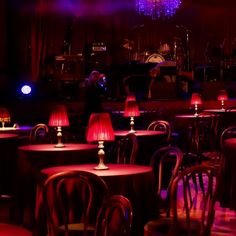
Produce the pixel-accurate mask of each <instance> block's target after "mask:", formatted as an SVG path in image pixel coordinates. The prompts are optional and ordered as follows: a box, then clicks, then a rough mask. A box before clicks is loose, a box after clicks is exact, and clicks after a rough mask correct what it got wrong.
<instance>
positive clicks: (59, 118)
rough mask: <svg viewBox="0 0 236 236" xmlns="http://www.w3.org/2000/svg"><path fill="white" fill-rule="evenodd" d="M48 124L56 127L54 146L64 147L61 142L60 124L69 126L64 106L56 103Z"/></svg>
mask: <svg viewBox="0 0 236 236" xmlns="http://www.w3.org/2000/svg"><path fill="white" fill-rule="evenodd" d="M49 126H53V127H57V144H56V145H55V147H64V146H65V145H64V144H63V143H62V129H61V127H62V126H69V119H68V116H67V111H66V108H65V106H63V105H58V106H56V107H55V108H54V109H53V111H52V113H51V115H50V119H49Z"/></svg>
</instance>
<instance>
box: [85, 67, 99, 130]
mask: <svg viewBox="0 0 236 236" xmlns="http://www.w3.org/2000/svg"><path fill="white" fill-rule="evenodd" d="M100 78H101V74H100V73H99V72H98V71H96V70H94V71H92V72H91V73H90V75H89V77H88V78H87V79H86V81H85V103H84V114H83V115H84V119H83V125H84V126H87V124H88V121H89V117H90V115H91V114H92V113H99V112H102V104H101V92H102V91H101V88H100V86H99V80H100Z"/></svg>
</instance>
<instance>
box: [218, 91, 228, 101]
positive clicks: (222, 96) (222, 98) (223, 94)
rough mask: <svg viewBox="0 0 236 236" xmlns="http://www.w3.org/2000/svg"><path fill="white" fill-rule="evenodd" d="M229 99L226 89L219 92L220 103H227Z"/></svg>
mask: <svg viewBox="0 0 236 236" xmlns="http://www.w3.org/2000/svg"><path fill="white" fill-rule="evenodd" d="M227 99H228V95H227V92H226V90H225V89H222V90H220V91H219V94H218V97H217V100H218V101H225V100H227Z"/></svg>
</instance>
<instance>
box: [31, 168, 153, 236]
mask: <svg viewBox="0 0 236 236" xmlns="http://www.w3.org/2000/svg"><path fill="white" fill-rule="evenodd" d="M107 165H108V167H109V169H108V170H95V169H94V167H95V166H96V164H85V165H67V166H56V167H50V168H46V169H43V170H42V171H41V174H42V176H43V179H46V178H47V177H48V176H50V175H52V174H56V173H58V172H61V171H70V170H82V171H88V172H91V173H94V174H96V175H98V176H100V177H102V178H103V180H104V181H105V182H106V184H107V185H108V189H109V192H110V195H114V194H121V195H124V196H126V197H127V198H128V199H129V200H130V201H131V204H132V207H133V228H132V231H133V235H136V236H138V235H140V236H141V235H143V226H144V224H145V223H146V222H147V221H148V220H149V219H150V218H152V213H153V212H152V211H153V208H154V207H153V201H154V186H153V173H152V169H151V167H150V166H141V165H124V164H107ZM40 186H42V183H39V185H38V187H39V191H38V193H39V194H37V198H36V202H37V204H36V205H37V208H36V222H41V223H43V222H42V221H41V220H44V223H45V219H41V220H40V214H42V212H41V210H42V208H41V205H42V204H41V196H40V188H41V187H40ZM40 212H41V213H40ZM37 228H38V229H39V230H41V229H42V228H43V227H42V225H40V226H38V227H37ZM39 235H42V233H41V234H39Z"/></svg>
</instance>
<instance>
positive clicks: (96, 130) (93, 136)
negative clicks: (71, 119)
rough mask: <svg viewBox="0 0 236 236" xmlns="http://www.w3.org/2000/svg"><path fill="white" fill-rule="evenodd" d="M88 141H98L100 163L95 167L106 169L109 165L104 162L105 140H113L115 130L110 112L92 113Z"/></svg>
mask: <svg viewBox="0 0 236 236" xmlns="http://www.w3.org/2000/svg"><path fill="white" fill-rule="evenodd" d="M86 138H87V142H94V141H96V142H98V149H99V150H98V157H99V164H98V166H96V167H94V169H96V170H106V169H108V167H107V166H106V165H105V164H104V157H105V152H104V145H103V144H104V141H113V140H114V139H115V137H114V131H113V127H112V123H111V119H110V115H109V114H108V113H92V114H91V116H90V119H89V125H88V131H87V136H86Z"/></svg>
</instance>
